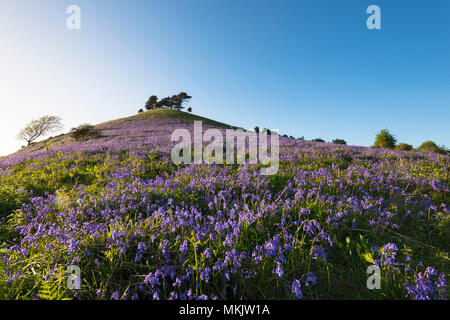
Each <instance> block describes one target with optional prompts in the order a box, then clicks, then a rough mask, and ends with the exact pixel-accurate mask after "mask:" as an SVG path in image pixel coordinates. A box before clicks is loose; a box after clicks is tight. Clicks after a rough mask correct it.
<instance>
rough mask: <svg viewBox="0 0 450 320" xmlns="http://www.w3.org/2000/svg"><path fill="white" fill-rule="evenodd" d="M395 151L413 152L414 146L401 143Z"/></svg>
mask: <svg viewBox="0 0 450 320" xmlns="http://www.w3.org/2000/svg"><path fill="white" fill-rule="evenodd" d="M395 150H398V151H412V150H414V148H413V146H412V145H410V144H407V143H399V144H398V145H397V146H396V147H395Z"/></svg>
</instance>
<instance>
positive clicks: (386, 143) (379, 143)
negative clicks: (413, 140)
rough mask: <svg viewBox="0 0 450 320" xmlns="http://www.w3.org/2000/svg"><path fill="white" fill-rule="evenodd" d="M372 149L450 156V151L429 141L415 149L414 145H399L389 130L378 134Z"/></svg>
mask: <svg viewBox="0 0 450 320" xmlns="http://www.w3.org/2000/svg"><path fill="white" fill-rule="evenodd" d="M372 148H386V149H395V150H400V151H420V152H426V153H440V154H450V151H449V150H448V149H447V148H446V147H445V146H438V145H437V144H436V143H435V142H434V141H431V140H427V141H425V142H423V143H422V144H421V145H420V146H418V147H417V149H415V148H414V147H413V146H412V145H410V144H407V143H404V142H402V143H399V144H397V139H396V138H395V136H394V135H393V134H392V133H391V132H389V130H388V129H383V130H381V131H380V132H378V133H377V135H376V137H375V143H374V145H373V146H372Z"/></svg>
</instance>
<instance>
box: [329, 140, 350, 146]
mask: <svg viewBox="0 0 450 320" xmlns="http://www.w3.org/2000/svg"><path fill="white" fill-rule="evenodd" d="M332 142H333V143H334V144H344V145H346V144H347V141H345V140H344V139H334V140H333V141H332Z"/></svg>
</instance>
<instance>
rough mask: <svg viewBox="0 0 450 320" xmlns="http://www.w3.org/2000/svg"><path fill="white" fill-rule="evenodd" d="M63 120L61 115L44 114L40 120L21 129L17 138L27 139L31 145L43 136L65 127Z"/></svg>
mask: <svg viewBox="0 0 450 320" xmlns="http://www.w3.org/2000/svg"><path fill="white" fill-rule="evenodd" d="M61 121H62V119H61V118H60V117H55V116H43V117H41V118H39V119H38V120H33V121H31V122H30V123H29V124H27V126H26V127H25V128H23V129H22V130H20V132H19V134H18V135H17V139H20V140H25V141H26V142H27V143H28V145H30V144H31V143H32V142H33V141H34V140H36V139H37V138H39V137H41V136H46V135H47V134H49V133H52V132H55V131H58V130H61V129H62V128H63V125H62V123H61Z"/></svg>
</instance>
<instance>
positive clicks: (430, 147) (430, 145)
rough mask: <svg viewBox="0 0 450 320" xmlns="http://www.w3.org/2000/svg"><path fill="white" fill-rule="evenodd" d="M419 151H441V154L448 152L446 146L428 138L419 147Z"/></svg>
mask: <svg viewBox="0 0 450 320" xmlns="http://www.w3.org/2000/svg"><path fill="white" fill-rule="evenodd" d="M417 150H418V151H420V152H425V153H440V154H448V150H446V148H445V147H443V146H442V147H440V146H438V145H437V144H436V143H435V142H434V141H431V140H427V141H425V142H423V143H422V144H421V145H420V146H419V147H418V148H417Z"/></svg>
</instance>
